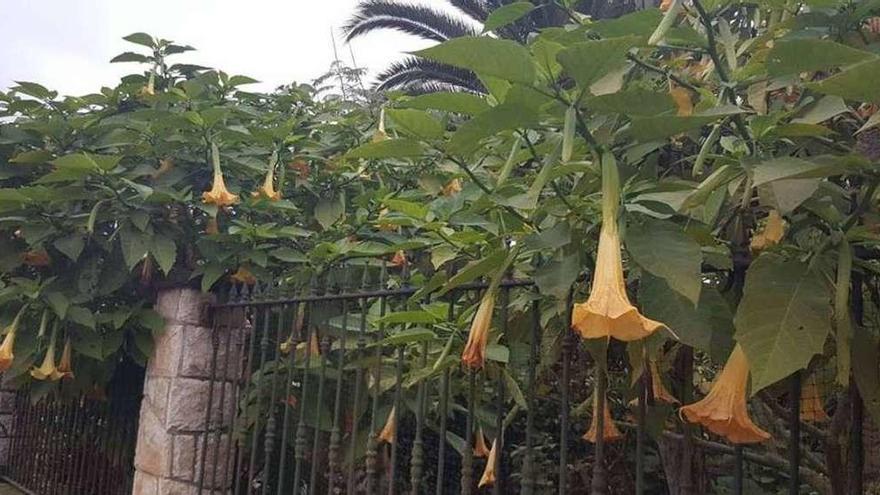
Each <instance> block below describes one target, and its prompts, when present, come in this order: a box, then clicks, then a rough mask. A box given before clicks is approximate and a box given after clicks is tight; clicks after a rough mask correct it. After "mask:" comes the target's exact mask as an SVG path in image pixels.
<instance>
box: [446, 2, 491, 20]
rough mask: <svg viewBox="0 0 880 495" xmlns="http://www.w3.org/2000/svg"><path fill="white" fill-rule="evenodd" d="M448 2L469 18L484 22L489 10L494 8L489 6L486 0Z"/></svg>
mask: <svg viewBox="0 0 880 495" xmlns="http://www.w3.org/2000/svg"><path fill="white" fill-rule="evenodd" d="M490 1H491V0H490ZM449 3H451V4H452V6H453V7H455V8H457V9H458V10H460V11H462V12H463V13H464V14H465V15H467V16H468V17H470V18H471V19H473V20H475V21H477V22H480V23H483V22H486V18H487V17H489V12H491V11H492V10H494V7H491V6H490V5H489V2H488V1H487V0H449Z"/></svg>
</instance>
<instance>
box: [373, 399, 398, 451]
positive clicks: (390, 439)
mask: <svg viewBox="0 0 880 495" xmlns="http://www.w3.org/2000/svg"><path fill="white" fill-rule="evenodd" d="M396 434H397V408H396V407H392V408H391V411H390V412H389V413H388V419H386V420H385V426H384V427H383V428H382V431H381V432H380V433H379V436H378V437H377V440H378V441H379V442H380V443H381V442H385V443H394V435H396Z"/></svg>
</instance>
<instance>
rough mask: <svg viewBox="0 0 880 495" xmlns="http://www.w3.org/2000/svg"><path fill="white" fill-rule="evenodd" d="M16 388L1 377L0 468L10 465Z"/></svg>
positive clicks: (3, 468)
mask: <svg viewBox="0 0 880 495" xmlns="http://www.w3.org/2000/svg"><path fill="white" fill-rule="evenodd" d="M15 394H16V390H15V389H13V388H12V387H10V386H9V385H7V384H6V382H5V381H4V380H3V378H2V377H0V470H5V468H6V466H8V465H9V448H10V442H11V441H12V416H13V414H14V412H15Z"/></svg>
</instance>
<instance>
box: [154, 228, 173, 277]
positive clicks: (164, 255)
mask: <svg viewBox="0 0 880 495" xmlns="http://www.w3.org/2000/svg"><path fill="white" fill-rule="evenodd" d="M151 243H152V246H151V247H150V254H152V255H153V258H155V259H156V262H157V263H159V268H161V269H162V271H163V272H165V275H168V272H170V271H171V268H172V267H173V266H174V261H175V260H176V259H177V244H175V243H174V241H173V240H171V239H169V238H167V237H165V236H162V235H154V236H153V238H152V239H151Z"/></svg>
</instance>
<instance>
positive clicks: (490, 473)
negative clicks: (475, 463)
mask: <svg viewBox="0 0 880 495" xmlns="http://www.w3.org/2000/svg"><path fill="white" fill-rule="evenodd" d="M497 459H498V439H497V438H496V439H495V440H492V449H490V450H489V458H488V459H486V468H485V469H483V476H481V477H480V482H479V484H478V485H477V487H478V488H483V487H484V486H492V485H494V484H495V464H497Z"/></svg>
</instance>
